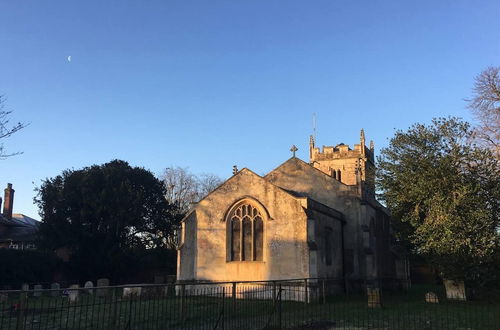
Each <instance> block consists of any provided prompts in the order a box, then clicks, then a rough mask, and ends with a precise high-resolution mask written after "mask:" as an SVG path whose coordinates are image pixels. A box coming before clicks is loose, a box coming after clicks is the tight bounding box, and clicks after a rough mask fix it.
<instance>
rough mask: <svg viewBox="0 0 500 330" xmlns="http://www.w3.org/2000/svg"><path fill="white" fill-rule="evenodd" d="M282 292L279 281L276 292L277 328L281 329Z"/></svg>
mask: <svg viewBox="0 0 500 330" xmlns="http://www.w3.org/2000/svg"><path fill="white" fill-rule="evenodd" d="M282 294H283V292H282V291H281V283H280V284H279V293H278V317H279V319H278V320H279V329H281V300H282V297H281V295H282Z"/></svg>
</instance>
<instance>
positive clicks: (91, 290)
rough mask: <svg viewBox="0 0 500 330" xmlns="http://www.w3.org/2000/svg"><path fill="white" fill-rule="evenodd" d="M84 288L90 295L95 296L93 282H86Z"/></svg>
mask: <svg viewBox="0 0 500 330" xmlns="http://www.w3.org/2000/svg"><path fill="white" fill-rule="evenodd" d="M83 287H84V288H85V289H87V293H88V294H94V283H92V281H87V282H85V285H84V286H83Z"/></svg>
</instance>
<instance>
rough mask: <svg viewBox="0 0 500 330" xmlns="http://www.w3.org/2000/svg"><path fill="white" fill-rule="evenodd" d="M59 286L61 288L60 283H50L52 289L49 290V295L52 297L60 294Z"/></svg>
mask: <svg viewBox="0 0 500 330" xmlns="http://www.w3.org/2000/svg"><path fill="white" fill-rule="evenodd" d="M60 288H61V285H60V284H59V283H52V284H51V285H50V289H51V290H53V291H50V295H51V296H52V297H59V296H60V295H61V291H59V289H60Z"/></svg>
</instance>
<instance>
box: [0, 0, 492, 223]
mask: <svg viewBox="0 0 500 330" xmlns="http://www.w3.org/2000/svg"><path fill="white" fill-rule="evenodd" d="M499 31H500V1H456V0H455V1H332V0H329V1H293V0H287V1H285V0H282V1H270V0H266V1H255V0H252V1H250V0H249V1H234V0H231V1H207V0H203V1H188V0H182V1H89V0H86V1H68V0H65V1H57V0H51V1H18V0H12V1H6V0H1V1H0V94H3V95H4V96H5V97H6V98H7V101H6V108H7V109H8V110H13V111H14V112H13V114H12V115H11V118H12V120H15V121H18V120H21V121H25V122H29V123H30V125H29V126H28V127H27V128H26V129H24V130H23V131H21V132H19V133H17V134H16V135H15V136H12V137H11V138H9V139H8V140H5V141H4V143H5V147H6V148H7V151H24V154H22V155H19V156H16V157H11V158H9V159H7V160H2V161H0V187H4V186H5V185H6V184H7V182H11V183H13V184H14V188H15V189H16V197H15V204H14V212H19V213H24V214H27V215H29V216H32V217H35V218H39V216H38V214H37V212H38V211H37V208H36V206H34V205H33V202H32V198H33V196H34V192H33V188H34V187H35V186H38V185H40V182H41V180H42V179H44V178H47V177H53V176H55V175H57V174H59V173H61V172H62V171H63V170H64V169H68V168H75V169H78V168H81V167H84V166H88V165H92V164H96V163H104V162H107V161H109V160H112V159H115V158H118V159H123V160H126V161H128V162H130V164H132V165H138V166H143V167H145V168H147V169H150V170H151V171H153V172H154V173H155V174H160V173H161V172H162V169H164V168H165V167H169V166H172V165H174V166H182V167H189V169H190V170H191V171H192V172H194V173H197V174H199V173H203V172H208V173H214V174H217V175H219V176H221V177H223V178H226V177H228V176H230V175H231V170H232V166H233V165H234V164H237V165H238V167H239V168H243V167H248V168H250V169H252V170H254V171H255V172H257V173H259V174H262V173H265V172H267V171H269V170H271V169H272V168H274V167H276V166H277V165H279V164H280V163H281V162H283V161H285V160H286V159H288V158H289V157H290V156H291V153H290V151H289V149H290V146H291V145H292V144H295V145H297V146H298V147H299V151H298V153H297V155H298V156H299V157H300V158H302V159H304V160H307V158H308V152H307V144H308V136H309V134H311V126H312V125H311V118H312V114H313V113H316V116H317V144H319V145H335V144H338V143H340V142H344V143H347V144H351V145H352V144H354V143H357V141H359V130H360V129H361V128H364V129H365V132H366V136H367V139H368V140H370V139H373V140H374V141H375V146H376V151H378V150H380V148H381V147H383V146H385V145H387V143H388V139H389V138H390V137H391V136H392V134H393V132H394V129H395V128H402V129H404V128H407V127H408V126H409V125H411V124H412V123H415V122H429V121H430V119H431V118H432V117H436V116H448V115H454V116H459V117H463V118H465V119H467V120H471V116H470V114H469V112H468V110H467V109H466V107H465V106H466V103H465V102H464V98H467V97H468V96H470V92H471V88H472V84H473V79H474V76H476V75H477V74H479V73H480V72H481V71H482V70H483V69H485V68H486V67H487V66H490V65H494V66H498V65H500V34H499ZM68 56H71V61H68V59H67V58H68Z"/></svg>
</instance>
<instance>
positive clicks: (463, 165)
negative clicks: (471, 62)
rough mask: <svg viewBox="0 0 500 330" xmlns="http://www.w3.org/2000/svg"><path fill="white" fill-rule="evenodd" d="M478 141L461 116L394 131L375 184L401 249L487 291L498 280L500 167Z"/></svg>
mask: <svg viewBox="0 0 500 330" xmlns="http://www.w3.org/2000/svg"><path fill="white" fill-rule="evenodd" d="M473 136H474V132H473V130H472V129H471V128H470V126H469V124H468V123H466V122H463V121H461V120H459V119H457V118H448V119H445V118H439V119H434V120H433V121H432V123H431V124H430V125H423V124H415V125H413V126H411V127H410V128H409V129H408V130H407V131H401V130H398V131H396V134H395V136H394V137H393V138H392V139H391V140H390V145H389V146H388V147H387V148H384V149H382V151H381V155H380V156H379V158H378V173H377V185H378V190H379V191H380V192H381V194H380V198H381V199H382V200H383V201H384V202H385V203H386V205H387V206H388V207H389V209H390V210H391V212H392V215H393V218H394V220H395V223H394V228H395V229H396V235H397V237H398V239H399V240H400V241H401V242H402V243H405V244H406V245H407V246H408V247H409V249H410V250H411V251H412V252H413V253H414V254H415V255H417V256H421V257H423V258H424V259H425V260H426V261H427V262H428V263H430V264H431V265H433V266H434V267H436V269H438V270H439V271H440V273H441V275H442V276H444V277H446V278H450V279H463V280H466V281H468V282H469V283H474V284H475V285H484V284H485V283H487V282H488V281H491V280H492V279H494V278H495V277H496V278H498V277H499V268H498V265H499V261H500V219H499V213H498V212H499V201H500V164H499V162H498V159H497V158H496V157H495V156H494V155H493V153H492V152H491V150H490V149H488V148H483V147H479V146H476V145H475V144H473V143H471V140H472V138H473Z"/></svg>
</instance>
